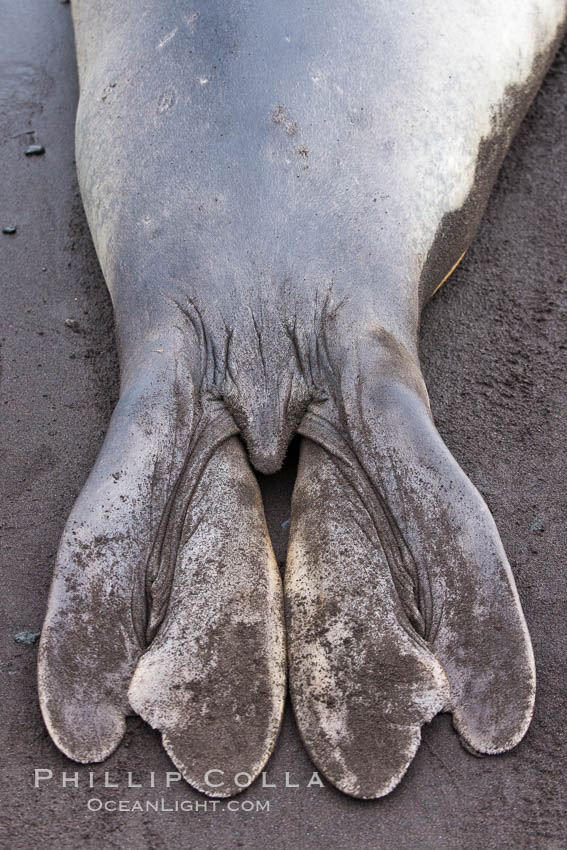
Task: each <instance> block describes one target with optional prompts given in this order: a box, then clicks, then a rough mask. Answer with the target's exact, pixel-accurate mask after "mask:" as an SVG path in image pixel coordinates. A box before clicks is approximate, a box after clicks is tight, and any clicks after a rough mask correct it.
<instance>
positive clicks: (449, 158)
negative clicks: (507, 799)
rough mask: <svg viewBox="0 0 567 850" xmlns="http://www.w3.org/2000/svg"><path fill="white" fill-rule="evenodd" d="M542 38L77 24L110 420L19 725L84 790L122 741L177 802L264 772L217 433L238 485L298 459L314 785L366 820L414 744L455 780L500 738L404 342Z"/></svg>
mask: <svg viewBox="0 0 567 850" xmlns="http://www.w3.org/2000/svg"><path fill="white" fill-rule="evenodd" d="M566 14H567V7H566V4H565V2H564V0H520V2H514V3H511V2H502V3H499V4H494V3H492V4H490V3H481V4H479V3H478V2H475V3H473V2H470V0H461V1H460V2H459V3H458V4H457V7H455V6H454V5H453V6H452V7H451V9H450V10H449V11H448V10H447V7H446V4H442V3H441V2H438V0H430V2H427V3H425V4H423V3H417V2H413V0H404V2H403V3H392V2H391V0H375V2H372V3H367V2H356V3H355V4H354V5H353V4H350V5H349V6H348V8H345V6H344V4H340V3H335V2H334V0H332V2H330V3H329V2H324V3H323V2H314V3H310V4H308V5H307V6H306V5H305V4H304V3H300V2H296V0H291V2H288V3H286V4H283V5H282V4H281V3H273V2H262V3H260V2H255V0H246V2H237V3H228V2H226V0H215V2H210V3H207V4H202V5H197V6H196V7H195V8H189V7H187V6H186V4H183V3H178V2H169V0H168V2H163V0H162V2H157V0H143V2H141V3H140V2H136V3H134V2H133V0H125V2H123V3H121V4H108V3H105V2H102V0H96V2H93V0H74V3H73V16H74V22H75V33H76V40H77V56H78V64H79V76H80V87H81V99H80V104H79V111H78V117H77V167H78V172H79V179H80V185H81V191H82V196H83V200H84V204H85V209H86V212H87V217H88V220H89V224H90V228H91V232H92V234H93V239H94V242H95V246H96V249H97V253H98V256H99V259H100V262H101V265H102V268H103V271H104V274H105V278H106V281H107V284H108V286H109V289H110V291H111V294H112V299H113V304H114V308H115V315H116V324H117V334H118V341H119V349H120V358H121V369H122V392H121V401H120V402H119V405H118V407H117V410H116V412H115V414H114V417H113V421H112V423H111V427H110V431H109V435H108V437H107V440H106V442H105V446H104V448H103V451H102V453H101V456H100V457H99V460H98V462H97V466H96V467H95V470H94V471H93V474H92V475H91V478H90V479H89V482H88V483H87V485H86V488H85V491H84V492H83V494H82V496H81V497H80V499H79V501H78V502H77V505H76V506H75V508H74V512H73V515H72V516H71V519H70V521H69V525H68V526H67V529H66V531H65V534H64V538H63V541H62V545H61V550H60V554H59V559H58V566H57V570H56V578H55V581H54V588H53V591H52V597H51V600H50V607H49V612H48V617H47V621H46V627H45V629H44V635H43V639H42V650H41V658H40V692H41V695H42V705H43V710H44V715H45V717H46V721H47V724H48V726H49V728H50V731H51V733H52V735H53V737H54V738H55V740H56V741H57V743H58V745H59V746H60V747H61V748H62V749H63V750H64V751H65V752H67V753H68V754H69V755H71V757H73V758H77V759H79V760H84V761H88V760H92V759H101V758H104V757H105V756H106V755H107V754H108V753H109V752H110V751H112V749H113V748H114V747H115V746H116V745H117V743H118V741H119V740H120V737H121V736H122V733H123V728H124V715H125V714H126V713H128V711H129V710H130V709H134V710H135V711H136V712H137V713H139V714H140V715H141V716H143V717H145V718H146V719H147V720H148V721H149V722H151V723H152V725H154V726H156V727H157V728H160V729H162V731H163V734H164V743H165V745H166V747H167V748H168V751H169V752H170V753H171V755H172V757H173V759H174V761H175V762H176V763H177V764H178V765H179V766H180V768H181V769H182V770H183V773H184V775H185V776H186V778H187V779H188V781H190V782H192V783H193V784H194V785H195V786H196V787H198V788H200V789H201V790H204V791H206V792H208V793H217V794H229V793H232V792H233V791H234V790H235V789H236V788H237V787H238V785H239V783H238V782H236V784H235V782H234V780H233V776H234V774H235V773H238V771H244V772H245V773H247V774H249V775H250V777H252V776H254V775H256V774H257V773H258V772H259V770H261V767H262V765H263V764H264V762H265V760H266V758H267V757H268V755H269V753H270V751H271V748H272V746H273V743H274V741H275V737H276V735H277V730H278V725H279V719H280V715H281V708H282V704H283V694H284V684H285V677H284V672H283V671H284V663H283V643H284V639H283V625H282V622H283V620H282V608H283V606H282V599H281V587H280V583H279V576H278V573H277V569H276V567H275V563H274V559H273V554H272V552H271V547H270V543H269V539H268V536H267V532H266V529H265V523H264V519H263V513H262V508H261V503H260V500H259V495H258V491H257V486H256V484H255V481H254V478H253V476H252V473H251V471H250V468H249V465H248V462H247V460H246V457H245V455H244V452H243V450H242V446H241V444H240V442H239V440H238V439H237V438H236V436H235V435H236V434H238V433H239V434H240V435H241V436H242V438H243V441H244V443H245V445H246V447H247V449H248V454H249V457H250V461H251V462H252V465H253V466H255V467H256V468H257V469H258V470H260V471H262V472H273V471H275V470H276V469H278V468H279V466H280V465H281V463H282V460H283V457H284V455H285V451H286V448H287V445H288V443H289V440H290V439H291V437H292V435H293V433H294V432H296V431H298V432H299V433H301V434H302V435H303V436H304V438H305V440H304V444H303V449H302V459H301V463H300V468H299V473H298V481H297V485H296V491H295V495H294V504H293V515H292V529H291V538H290V553H289V558H288V572H287V575H286V593H287V615H288V640H289V662H290V676H291V687H292V696H293V700H294V706H295V711H296V716H297V719H298V723H299V727H300V731H301V733H302V735H303V737H304V740H305V742H306V745H307V746H308V748H309V751H310V753H311V755H312V757H313V758H314V760H315V762H316V763H317V764H318V766H319V767H320V768H321V769H322V770H323V771H324V772H325V774H326V775H327V776H328V777H329V778H330V779H331V780H332V781H333V782H334V783H335V784H336V785H337V786H338V787H340V788H342V790H344V791H346V792H348V793H351V794H355V795H357V796H363V797H369V796H380V795H381V794H384V793H387V792H388V791H389V790H391V788H392V787H394V785H395V784H396V783H397V782H398V781H399V779H400V777H401V775H403V772H404V771H405V769H406V768H407V765H408V764H409V762H410V761H411V758H412V757H413V755H414V753H415V750H416V748H417V745H418V743H419V737H420V727H421V725H422V724H423V723H424V722H426V721H428V720H430V719H431V718H432V717H433V716H434V715H435V713H437V712H438V711H441V710H450V711H452V712H453V716H454V721H455V725H456V727H457V729H458V731H459V733H460V734H461V736H462V738H463V740H464V742H465V743H466V745H467V746H468V747H470V748H471V749H474V750H477V751H482V752H499V751H502V750H505V749H508V748H510V747H511V746H513V745H514V744H515V743H517V741H518V740H519V739H520V738H521V737H522V735H523V734H524V732H525V729H526V728H527V725H528V723H529V719H530V716H531V711H532V705H533V693H534V672H533V659H532V655H531V648H530V644H529V637H528V635H527V631H526V629H525V623H524V620H523V616H522V613H521V609H520V607H519V603H518V599H517V594H516V591H515V588H514V584H513V579H512V577H511V574H510V571H509V567H508V565H507V562H506V558H505V555H504V553H503V551H502V547H501V544H500V541H499V538H498V534H497V532H496V529H495V528H494V524H493V522H492V519H491V517H490V515H489V514H488V511H487V509H486V506H485V505H484V503H483V502H482V500H481V498H480V496H479V495H478V493H477V492H476V490H475V489H474V488H473V487H472V485H471V484H470V482H469V481H468V480H467V479H466V477H465V476H464V474H463V473H462V471H461V470H460V469H459V468H458V466H457V464H456V463H455V461H454V460H453V459H452V457H451V456H450V455H449V453H448V451H447V449H446V448H445V446H444V445H443V443H442V441H441V440H440V438H439V435H438V434H437V432H436V431H435V428H434V426H433V424H432V420H431V415H430V411H429V405H428V401H427V394H426V390H425V387H424V385H423V379H422V377H421V372H420V369H419V365H418V357H417V334H418V324H419V316H420V311H421V308H422V306H423V304H424V303H425V301H426V300H427V298H428V297H429V296H430V295H431V294H432V293H433V292H434V291H435V289H436V288H437V287H438V285H439V284H440V283H441V282H442V281H443V280H444V278H445V277H446V276H447V275H448V274H449V273H450V272H451V270H452V269H453V268H454V266H455V265H456V263H457V262H458V261H459V259H460V257H461V256H462V254H463V253H464V252H465V251H466V249H467V247H468V245H469V243H470V241H471V239H472V237H473V235H474V232H475V230H476V228H477V225H478V222H479V219H480V216H481V214H482V211H483V208H484V205H485V203H486V200H487V197H488V194H489V191H490V188H491V185H492V183H493V181H494V178H495V176H496V173H497V170H498V167H499V165H500V162H501V160H502V157H503V155H504V153H505V151H506V148H507V146H508V144H509V142H510V140H511V138H512V136H513V134H514V131H515V129H516V127H517V126H518V124H519V122H520V120H521V118H522V116H523V114H524V112H525V110H526V108H527V106H528V104H529V102H530V100H531V98H532V96H533V94H534V93H535V91H536V90H537V88H538V86H539V83H540V81H541V79H542V76H543V74H544V72H545V69H546V67H547V65H548V64H549V61H550V59H551V57H552V55H553V52H554V48H555V46H556V44H557V41H558V39H559V37H560V35H561V32H562V28H563V26H564V21H565V17H566ZM78 572H79V574H80V578H77V573H78ZM63 624H64V626H65V628H63ZM81 654H82V657H83V666H82V667H81V669H80V670H79V671H78V672H77V670H76V669H75V673H74V675H73V676H70V674H69V670H70V669H72V668H73V665H75V667H76V661H74V659H76V658H77V657H79V656H80V655H81ZM62 679H65V680H66V681H68V692H67V693H66V694H65V695H62V694H61V693H60V691H59V685H60V683H61V680H62ZM505 683H506V684H505ZM511 695H512V696H511ZM211 768H214V769H215V770H217V771H222V774H221V773H218V772H217V773H214V774H213V775H208V773H207V772H208V771H209V770H210V769H211Z"/></svg>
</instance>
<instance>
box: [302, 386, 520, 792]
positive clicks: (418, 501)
mask: <svg viewBox="0 0 567 850" xmlns="http://www.w3.org/2000/svg"><path fill="white" fill-rule="evenodd" d="M345 371H346V370H345ZM409 373H410V370H409V369H408V374H409ZM376 374H378V376H379V375H380V372H378V371H377V373H375V376H376ZM418 385H419V382H418V381H415V382H411V381H410V382H406V384H405V385H404V384H401V383H397V382H393V381H392V380H390V379H388V380H385V381H380V378H379V377H378V378H376V377H374V379H373V380H372V381H370V380H367V381H366V382H358V383H356V382H354V383H353V384H352V386H349V380H348V373H347V374H346V376H345V374H343V381H342V383H341V393H342V397H341V404H343V407H342V411H341V412H340V417H339V419H340V422H341V432H340V434H339V432H338V431H335V437H333V436H332V433H333V429H330V428H328V427H327V426H326V425H325V423H324V420H323V419H320V420H319V421H317V420H316V418H313V417H312V418H311V420H310V421H309V422H306V423H305V424H304V425H302V428H301V432H302V433H303V434H304V436H308V437H310V438H311V439H310V440H307V441H304V445H303V448H302V458H301V462H300V468H299V472H298V478H297V482H296V489H295V492H294V500H293V505H292V527H291V536H290V549H289V556H288V567H287V571H286V605H287V613H288V644H289V660H290V687H291V692H292V699H293V701H294V708H295V713H296V717H297V721H298V725H299V729H300V732H301V734H302V737H303V739H304V741H305V743H306V745H307V748H308V750H309V752H310V753H311V755H312V757H313V759H314V761H315V762H316V764H317V765H318V767H319V768H320V769H321V770H322V772H323V773H324V774H325V775H326V776H327V778H329V779H330V780H331V781H332V782H333V783H334V784H335V785H337V787H339V788H340V789H341V790H343V791H346V792H347V793H349V794H352V795H354V796H358V797H379V796H382V795H383V794H386V793H388V792H389V791H391V790H392V788H393V787H394V786H395V785H396V784H397V783H398V782H399V781H400V779H401V777H402V776H403V774H404V772H405V770H406V769H407V767H408V766H409V764H410V762H411V760H412V759H413V756H414V755H415V752H416V750H417V747H418V744H419V740H420V727H421V726H422V725H423V724H424V723H426V722H428V721H430V720H431V719H432V718H433V716H434V715H435V714H436V713H438V712H440V711H450V712H451V713H452V715H453V722H454V725H455V727H456V729H457V731H458V732H459V734H460V736H461V739H462V741H463V743H464V745H465V746H466V747H467V748H468V749H470V750H472V751H474V752H476V753H485V754H492V753H499V752H504V751H506V750H508V749H510V748H512V747H513V746H515V745H516V744H517V743H518V742H519V741H520V740H521V738H522V737H523V735H524V734H525V732H526V730H527V727H528V725H529V722H530V719H531V715H532V710H533V701H534V694H535V670H534V662H533V654H532V649H531V644H530V639H529V635H528V632H527V628H526V624H525V621H524V617H523V614H522V610H521V607H520V603H519V600H518V595H517V592H516V588H515V585H514V580H513V578H512V575H511V572H510V567H509V565H508V562H507V560H506V556H505V554H504V551H503V548H502V544H501V542H500V538H499V536H498V532H497V530H496V527H495V524H494V521H493V519H492V517H491V515H490V513H489V511H488V508H487V507H486V505H485V504H484V502H483V500H482V498H481V497H480V495H479V494H478V492H477V491H476V489H475V488H474V487H473V485H472V484H471V483H470V481H469V480H468V479H467V477H466V476H465V474H464V473H463V472H462V470H461V469H460V468H459V466H458V464H457V463H456V461H455V460H454V458H453V457H452V456H451V454H450V453H449V451H448V450H447V448H446V446H445V445H444V443H443V441H442V440H441V438H440V436H439V434H438V433H437V431H436V429H435V426H434V425H433V422H432V420H431V417H430V413H429V409H428V406H427V402H426V395H425V390H424V388H423V391H422V392H419V391H416V387H418ZM351 391H352V392H351ZM345 434H346V435H347V437H348V439H345V438H344V435H345ZM317 443H319V445H317ZM353 447H355V448H356V451H354V450H353Z"/></svg>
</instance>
